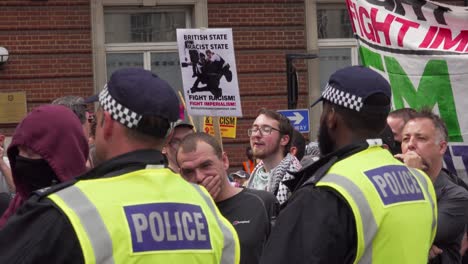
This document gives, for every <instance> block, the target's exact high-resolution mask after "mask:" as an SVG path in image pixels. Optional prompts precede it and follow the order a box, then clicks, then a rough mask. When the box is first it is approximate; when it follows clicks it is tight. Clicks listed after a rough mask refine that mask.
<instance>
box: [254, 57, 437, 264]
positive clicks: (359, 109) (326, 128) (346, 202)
mask: <svg viewBox="0 0 468 264" xmlns="http://www.w3.org/2000/svg"><path fill="white" fill-rule="evenodd" d="M390 100H391V90H390V85H389V83H388V82H387V81H386V80H385V79H384V78H383V77H382V76H381V75H380V74H378V73H377V72H375V71H373V70H371V69H369V68H365V67H362V66H352V67H347V68H344V69H341V70H338V71H337V72H335V73H334V74H333V75H332V76H331V77H330V80H329V82H328V85H327V87H326V88H325V90H324V92H323V94H322V97H321V98H320V99H319V100H318V101H322V102H323V111H322V115H321V117H320V131H319V137H318V141H319V148H320V151H321V155H322V157H321V158H320V159H319V160H318V161H316V162H315V163H313V164H311V165H309V166H307V167H305V168H303V169H302V170H301V171H299V172H297V173H296V175H295V179H294V180H291V181H289V182H287V183H286V184H287V185H288V186H289V187H290V189H291V190H294V192H293V194H292V196H291V198H290V199H289V200H288V202H287V203H286V205H285V206H284V207H283V209H282V211H281V213H280V214H279V217H278V219H277V221H276V225H275V228H274V229H273V231H272V233H271V235H270V238H269V240H268V242H267V245H266V247H265V249H264V250H263V252H264V255H263V256H262V260H261V263H288V264H293V263H301V264H305V263H327V264H330V263H340V264H346V263H378V264H381V263H398V264H415V263H427V260H428V253H429V249H430V247H431V244H432V241H433V239H434V236H435V231H436V223H437V219H436V217H437V209H436V197H435V192H434V188H433V186H432V183H431V181H430V179H429V177H428V176H427V175H426V174H425V173H424V172H422V171H419V170H416V169H412V168H409V167H407V166H405V165H404V164H403V163H402V162H400V161H398V160H396V159H395V158H394V157H393V156H392V154H391V153H390V152H389V151H388V150H386V149H385V148H384V147H383V146H382V140H381V139H379V138H377V137H378V135H379V133H380V132H381V130H382V129H383V128H384V127H385V124H386V117H387V114H388V112H389V111H390Z"/></svg>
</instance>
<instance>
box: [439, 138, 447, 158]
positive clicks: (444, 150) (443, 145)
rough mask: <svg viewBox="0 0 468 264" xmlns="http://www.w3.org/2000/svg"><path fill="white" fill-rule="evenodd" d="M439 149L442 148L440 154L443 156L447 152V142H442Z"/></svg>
mask: <svg viewBox="0 0 468 264" xmlns="http://www.w3.org/2000/svg"><path fill="white" fill-rule="evenodd" d="M439 147H440V150H439V153H440V154H441V155H444V154H445V152H446V151H447V141H445V140H441V141H440V143H439Z"/></svg>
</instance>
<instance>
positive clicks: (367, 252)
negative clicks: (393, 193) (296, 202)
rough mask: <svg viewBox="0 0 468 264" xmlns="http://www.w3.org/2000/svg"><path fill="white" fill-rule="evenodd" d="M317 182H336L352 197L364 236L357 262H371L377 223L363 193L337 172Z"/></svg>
mask: <svg viewBox="0 0 468 264" xmlns="http://www.w3.org/2000/svg"><path fill="white" fill-rule="evenodd" d="M319 183H332V184H336V185H338V186H340V187H342V188H343V189H345V190H346V191H347V192H348V193H349V195H351V197H352V198H353V200H354V202H355V203H356V205H357V207H358V210H359V214H360V215H361V219H362V230H363V237H364V252H363V255H362V256H361V258H360V260H359V262H358V263H372V240H373V238H374V236H375V235H376V233H377V223H376V222H375V218H374V215H373V214H372V210H371V207H370V205H369V202H368V201H367V199H366V197H365V196H364V193H362V191H361V189H360V188H359V187H358V186H357V185H356V184H355V183H354V182H352V181H351V180H349V179H348V178H346V177H344V176H341V175H338V174H327V175H325V176H324V177H323V178H322V179H321V180H320V182H319Z"/></svg>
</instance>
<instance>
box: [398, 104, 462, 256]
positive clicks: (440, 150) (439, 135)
mask: <svg viewBox="0 0 468 264" xmlns="http://www.w3.org/2000/svg"><path fill="white" fill-rule="evenodd" d="M447 142H448V133H447V128H446V126H445V123H444V121H442V119H440V117H439V116H437V115H435V114H433V113H432V111H431V110H429V109H423V110H421V111H419V112H414V113H412V116H411V118H410V119H409V121H408V122H407V123H406V125H405V127H404V129H403V132H402V142H401V147H402V151H403V153H402V154H400V155H396V157H398V158H399V159H401V160H402V161H404V162H405V163H406V164H407V165H409V166H412V167H415V168H421V169H422V170H424V171H425V172H426V173H427V175H429V177H430V178H431V180H432V181H433V183H434V188H435V191H436V195H437V214H438V217H437V234H436V237H435V239H434V245H433V246H432V249H431V252H430V261H429V263H431V264H435V263H442V264H445V263H461V254H460V246H461V242H462V239H463V235H464V233H465V232H466V228H467V227H466V225H467V223H468V190H466V189H465V188H463V187H462V186H460V185H459V184H457V176H455V175H453V174H452V173H451V172H449V171H448V170H447V169H445V168H443V158H444V154H445V151H447ZM458 181H460V182H461V180H460V179H458Z"/></svg>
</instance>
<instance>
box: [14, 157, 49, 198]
mask: <svg viewBox="0 0 468 264" xmlns="http://www.w3.org/2000/svg"><path fill="white" fill-rule="evenodd" d="M15 173H16V181H18V182H20V183H21V184H23V185H24V187H25V189H26V190H27V191H28V192H33V191H35V190H38V189H42V188H44V187H47V186H51V185H54V184H56V183H58V179H57V176H56V175H55V172H54V170H52V168H51V167H50V166H49V163H47V161H46V160H45V159H42V158H39V159H32V158H26V157H23V156H21V155H18V156H16V164H15Z"/></svg>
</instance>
